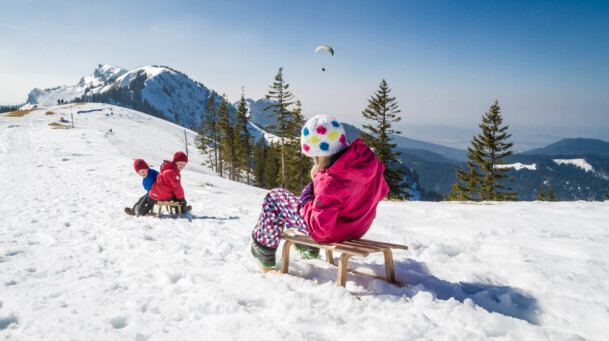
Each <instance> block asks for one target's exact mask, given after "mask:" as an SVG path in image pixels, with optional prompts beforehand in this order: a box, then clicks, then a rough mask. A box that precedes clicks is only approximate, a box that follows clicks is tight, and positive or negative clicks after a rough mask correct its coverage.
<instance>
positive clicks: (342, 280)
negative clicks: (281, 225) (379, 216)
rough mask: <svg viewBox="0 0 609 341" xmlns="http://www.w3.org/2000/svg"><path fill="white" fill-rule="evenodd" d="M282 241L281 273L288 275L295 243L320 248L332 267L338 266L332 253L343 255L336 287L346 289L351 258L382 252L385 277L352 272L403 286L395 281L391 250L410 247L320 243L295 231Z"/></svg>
mask: <svg viewBox="0 0 609 341" xmlns="http://www.w3.org/2000/svg"><path fill="white" fill-rule="evenodd" d="M281 240H283V241H285V243H284V244H283V251H282V252H283V253H282V257H283V260H282V263H281V273H284V274H285V273H287V272H288V268H289V266H290V246H292V245H293V244H294V243H298V244H303V245H308V246H313V247H318V248H320V249H324V250H326V260H327V261H328V263H330V264H332V265H335V266H336V265H337V264H336V263H335V262H334V256H333V254H332V252H334V251H336V252H340V253H342V255H341V256H340V258H339V260H338V276H337V279H336V285H337V286H342V287H344V286H345V284H346V283H347V263H348V262H349V258H351V257H353V256H358V257H367V256H368V255H369V254H371V253H375V252H382V253H383V254H384V255H385V277H381V276H375V275H370V274H365V273H362V272H357V271H350V272H352V273H355V274H357V275H366V276H372V277H374V278H378V279H382V280H385V281H386V282H387V283H390V284H394V285H397V286H403V284H400V283H398V282H396V280H395V270H394V267H393V254H392V253H391V249H401V250H408V246H406V245H399V244H390V243H383V242H377V241H373V240H365V239H360V240H350V241H345V242H340V243H318V242H316V241H314V240H313V239H311V237H307V236H304V235H301V234H296V233H295V232H294V231H293V230H290V229H286V230H284V231H283V234H282V235H281Z"/></svg>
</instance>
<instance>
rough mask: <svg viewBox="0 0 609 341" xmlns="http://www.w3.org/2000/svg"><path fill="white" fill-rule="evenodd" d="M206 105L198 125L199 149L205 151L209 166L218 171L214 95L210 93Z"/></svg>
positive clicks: (216, 110) (216, 109)
mask: <svg viewBox="0 0 609 341" xmlns="http://www.w3.org/2000/svg"><path fill="white" fill-rule="evenodd" d="M205 107H206V110H205V111H206V115H204V116H203V118H202V120H201V125H200V127H199V133H198V136H199V145H200V147H199V150H201V153H206V154H207V155H208V157H209V161H208V163H209V166H210V167H211V169H212V170H214V171H216V172H218V167H219V163H218V159H219V157H218V136H219V129H218V106H217V105H216V96H215V95H214V93H213V92H212V93H210V95H209V97H208V99H207V103H206V105H205Z"/></svg>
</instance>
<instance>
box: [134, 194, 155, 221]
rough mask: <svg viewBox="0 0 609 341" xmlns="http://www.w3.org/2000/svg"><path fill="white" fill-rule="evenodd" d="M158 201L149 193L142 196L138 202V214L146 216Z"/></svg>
mask: <svg viewBox="0 0 609 341" xmlns="http://www.w3.org/2000/svg"><path fill="white" fill-rule="evenodd" d="M155 203H156V201H155V200H154V199H152V198H151V197H149V196H148V195H144V196H143V197H141V198H140V200H139V201H138V203H137V204H136V207H135V211H136V213H137V215H141V216H145V215H147V214H148V212H150V210H151V209H152V208H153V207H154V204H155Z"/></svg>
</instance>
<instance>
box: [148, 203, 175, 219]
mask: <svg viewBox="0 0 609 341" xmlns="http://www.w3.org/2000/svg"><path fill="white" fill-rule="evenodd" d="M154 205H155V206H156V207H158V212H157V218H161V211H162V209H163V207H165V209H166V210H167V212H168V213H169V214H180V215H182V205H180V203H179V202H177V201H157V202H156V204H154ZM155 206H153V207H152V209H151V210H150V214H151V215H154V207H155ZM174 212H175V213H174Z"/></svg>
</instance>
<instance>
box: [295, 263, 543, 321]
mask: <svg viewBox="0 0 609 341" xmlns="http://www.w3.org/2000/svg"><path fill="white" fill-rule="evenodd" d="M290 263H291V264H290V273H293V274H295V275H296V276H299V277H303V278H305V279H309V280H313V281H316V282H318V283H320V284H321V283H328V282H336V274H337V273H336V270H337V268H336V267H333V266H331V265H329V264H328V263H325V261H323V263H324V264H327V265H324V268H325V269H322V268H320V267H318V266H317V265H319V264H313V263H310V262H305V263H304V264H303V263H302V262H293V263H292V262H290ZM306 263H309V264H310V265H306ZM394 266H395V276H396V280H397V281H398V282H401V283H406V284H407V285H406V286H405V287H402V288H400V287H397V286H394V285H391V284H388V283H386V282H384V281H381V280H378V279H375V278H373V277H369V276H362V275H356V274H352V273H349V274H348V275H347V276H348V277H347V282H348V281H354V282H355V283H356V284H357V285H358V286H362V287H364V288H366V289H367V291H369V292H368V293H354V294H355V295H357V296H366V295H372V296H377V295H392V296H400V297H402V296H406V297H409V298H412V297H414V296H415V295H416V294H418V293H419V292H421V291H424V292H429V293H431V294H432V295H433V296H434V297H436V298H437V299H441V300H449V299H451V298H452V299H455V300H457V301H459V302H461V303H463V302H464V301H465V300H466V299H471V300H472V301H473V302H474V303H475V304H476V305H478V306H479V307H481V308H483V309H484V310H486V311H488V312H492V313H498V314H502V315H505V316H509V317H513V318H517V319H520V320H524V321H527V322H529V323H531V324H534V325H538V324H539V318H538V314H539V305H538V303H537V299H535V298H534V297H532V296H531V295H530V294H527V293H526V292H524V291H523V290H520V289H516V288H512V287H509V286H502V285H493V284H483V283H465V282H458V283H451V282H448V281H445V280H443V279H440V278H438V277H436V276H433V275H432V274H431V273H430V272H429V269H428V268H427V266H425V264H424V263H420V262H417V261H414V260H412V259H407V260H405V261H395V260H394ZM313 269H315V270H313ZM349 269H350V270H351V269H356V270H358V271H360V272H365V273H371V274H374V275H377V276H384V274H385V265H384V262H383V263H381V264H370V263H369V262H361V263H360V262H359V261H357V258H353V259H352V260H350V262H349ZM296 273H299V274H296Z"/></svg>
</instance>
